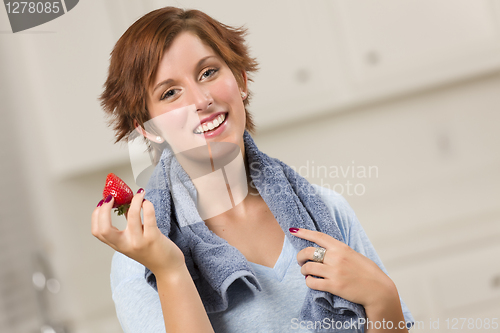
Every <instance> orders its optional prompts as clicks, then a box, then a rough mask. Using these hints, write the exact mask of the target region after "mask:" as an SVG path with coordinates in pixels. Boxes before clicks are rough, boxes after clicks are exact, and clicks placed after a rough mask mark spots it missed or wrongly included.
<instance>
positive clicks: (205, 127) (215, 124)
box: [194, 114, 226, 134]
mask: <svg viewBox="0 0 500 333" xmlns="http://www.w3.org/2000/svg"><path fill="white" fill-rule="evenodd" d="M224 119H226V115H225V114H221V115H219V116H218V117H217V118H215V119H214V120H212V121H211V122H209V123H205V124H203V125H200V126H198V127H197V128H196V129H195V130H194V133H196V134H201V133H203V132H206V131H209V130H213V129H214V128H217V127H218V126H219V125H220V124H222V122H223V121H224Z"/></svg>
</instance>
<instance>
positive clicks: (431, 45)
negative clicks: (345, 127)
mask: <svg viewBox="0 0 500 333" xmlns="http://www.w3.org/2000/svg"><path fill="white" fill-rule="evenodd" d="M332 10H333V11H334V13H336V15H337V17H338V18H339V20H338V21H337V22H336V27H337V29H339V32H340V35H341V36H342V40H339V42H341V43H342V47H341V49H342V50H343V51H344V52H345V58H346V60H347V63H348V68H349V71H350V84H351V87H352V89H353V90H354V91H355V96H356V98H370V97H377V96H381V95H387V94H397V93H402V92H405V91H408V90H413V89H421V88H424V87H427V86H432V85H434V84H439V83H443V82H446V81H450V80H456V79H458V78H463V77H467V76H471V75H477V74H479V73H482V72H485V71H490V70H492V69H498V68H500V29H499V26H498V3H496V2H495V1H491V0H477V1H469V0H443V1H432V0H423V1H422V0H405V1H400V0H380V1H368V0H348V1H346V0H338V1H333V2H332Z"/></svg>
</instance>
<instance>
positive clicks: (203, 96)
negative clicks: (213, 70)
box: [189, 84, 213, 112]
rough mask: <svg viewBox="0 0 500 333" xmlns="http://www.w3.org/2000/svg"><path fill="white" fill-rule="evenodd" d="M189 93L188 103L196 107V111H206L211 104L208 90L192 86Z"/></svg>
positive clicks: (211, 100) (195, 85) (196, 85)
mask: <svg viewBox="0 0 500 333" xmlns="http://www.w3.org/2000/svg"><path fill="white" fill-rule="evenodd" d="M189 91H190V94H189V95H190V101H189V103H190V104H194V105H195V106H196V111H198V112H201V111H206V110H207V109H208V108H209V107H210V106H211V105H212V104H213V99H212V96H211V94H210V90H209V89H207V88H206V87H201V86H200V85H198V84H192V87H190V89H189Z"/></svg>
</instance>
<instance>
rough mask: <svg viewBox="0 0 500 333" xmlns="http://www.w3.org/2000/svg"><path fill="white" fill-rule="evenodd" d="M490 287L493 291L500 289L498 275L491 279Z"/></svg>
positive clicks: (499, 276)
mask: <svg viewBox="0 0 500 333" xmlns="http://www.w3.org/2000/svg"><path fill="white" fill-rule="evenodd" d="M491 286H492V287H493V288H494V289H497V288H500V275H497V276H494V277H493V279H491Z"/></svg>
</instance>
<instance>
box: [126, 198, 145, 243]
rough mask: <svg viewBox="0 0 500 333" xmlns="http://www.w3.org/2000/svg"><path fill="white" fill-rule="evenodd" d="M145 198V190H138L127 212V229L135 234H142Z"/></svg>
mask: <svg viewBox="0 0 500 333" xmlns="http://www.w3.org/2000/svg"><path fill="white" fill-rule="evenodd" d="M143 200H144V190H143V189H142V188H141V189H139V191H137V194H136V195H134V197H133V198H132V202H131V203H130V208H129V209H128V212H127V229H128V230H129V232H130V233H131V234H132V235H133V236H135V237H138V236H142V234H143V228H142V221H141V208H142V201H143Z"/></svg>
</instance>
